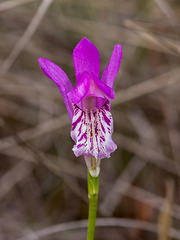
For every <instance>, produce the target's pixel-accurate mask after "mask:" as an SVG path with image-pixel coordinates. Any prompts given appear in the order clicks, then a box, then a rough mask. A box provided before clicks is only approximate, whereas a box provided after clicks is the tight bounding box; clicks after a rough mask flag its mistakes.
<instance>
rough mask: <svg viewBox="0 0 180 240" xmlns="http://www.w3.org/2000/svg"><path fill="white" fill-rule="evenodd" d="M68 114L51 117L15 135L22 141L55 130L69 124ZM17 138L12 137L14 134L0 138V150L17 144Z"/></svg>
mask: <svg viewBox="0 0 180 240" xmlns="http://www.w3.org/2000/svg"><path fill="white" fill-rule="evenodd" d="M68 119H69V116H68V114H64V115H62V116H61V117H57V118H54V119H53V118H52V119H50V120H48V121H46V122H44V123H42V124H40V125H39V126H36V127H35V128H32V129H27V130H24V131H22V132H20V133H18V134H17V137H18V138H19V139H21V140H22V141H24V142H25V141H28V140H32V139H34V138H37V137H39V136H42V135H43V134H46V133H49V132H51V131H54V130H57V129H58V128H61V127H64V126H67V124H69V121H68ZM17 142H18V141H17V138H14V136H11V137H7V138H5V139H1V140H0V151H1V150H4V149H6V148H9V147H12V146H14V145H17Z"/></svg>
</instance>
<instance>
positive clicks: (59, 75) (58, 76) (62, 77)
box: [38, 58, 73, 120]
mask: <svg viewBox="0 0 180 240" xmlns="http://www.w3.org/2000/svg"><path fill="white" fill-rule="evenodd" d="M38 61H39V64H40V66H41V69H42V71H43V73H44V74H45V75H46V76H47V77H48V78H50V79H51V80H52V81H53V82H54V83H55V84H56V85H57V86H58V88H59V91H60V92H61V95H62V97H63V100H64V103H65V105H66V108H67V111H68V114H69V117H70V120H72V117H73V109H72V104H71V102H70V100H69V99H68V96H67V93H68V92H70V91H71V90H72V89H73V86H72V84H71V82H70V80H69V78H68V76H67V75H66V73H65V72H64V71H63V70H62V69H61V68H60V67H58V66H57V65H56V64H54V63H53V62H51V61H49V60H48V59H45V58H39V59H38Z"/></svg>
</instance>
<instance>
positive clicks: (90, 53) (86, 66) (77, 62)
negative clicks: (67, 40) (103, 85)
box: [73, 38, 100, 83]
mask: <svg viewBox="0 0 180 240" xmlns="http://www.w3.org/2000/svg"><path fill="white" fill-rule="evenodd" d="M73 62H74V68H75V76H76V81H77V83H78V81H79V77H80V75H81V74H82V73H84V72H87V73H88V74H89V75H92V74H93V75H95V76H96V77H97V78H99V72H100V57H99V52H98V50H97V48H96V47H95V46H94V44H92V43H91V42H90V41H89V40H88V39H87V38H83V39H82V40H81V41H80V42H79V43H78V44H77V46H76V47H75V48H74V51H73Z"/></svg>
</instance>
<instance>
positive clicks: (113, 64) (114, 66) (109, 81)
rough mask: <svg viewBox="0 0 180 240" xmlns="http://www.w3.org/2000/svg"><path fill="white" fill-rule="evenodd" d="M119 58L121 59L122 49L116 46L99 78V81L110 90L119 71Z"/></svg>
mask: <svg viewBox="0 0 180 240" xmlns="http://www.w3.org/2000/svg"><path fill="white" fill-rule="evenodd" d="M121 58H122V48H121V45H120V44H118V45H116V46H115V47H114V50H113V52H112V55H111V59H110V61H109V64H108V65H107V67H106V69H105V71H104V73H103V75H102V78H101V80H102V81H103V82H104V83H105V84H106V85H108V86H109V87H111V88H112V87H113V85H114V80H115V78H116V75H117V73H118V71H119V67H120V63H121Z"/></svg>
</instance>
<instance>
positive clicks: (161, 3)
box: [154, 0, 176, 26]
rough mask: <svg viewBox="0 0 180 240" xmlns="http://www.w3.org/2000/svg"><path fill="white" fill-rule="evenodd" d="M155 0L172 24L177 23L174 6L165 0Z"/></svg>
mask: <svg viewBox="0 0 180 240" xmlns="http://www.w3.org/2000/svg"><path fill="white" fill-rule="evenodd" d="M154 1H155V2H156V3H157V5H158V6H159V7H160V9H161V10H162V12H164V14H165V15H166V16H167V17H168V19H169V21H170V23H171V24H172V26H174V25H175V23H176V17H175V15H174V12H173V11H172V8H171V7H170V6H169V5H168V2H167V1H165V0H154Z"/></svg>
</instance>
